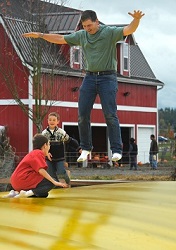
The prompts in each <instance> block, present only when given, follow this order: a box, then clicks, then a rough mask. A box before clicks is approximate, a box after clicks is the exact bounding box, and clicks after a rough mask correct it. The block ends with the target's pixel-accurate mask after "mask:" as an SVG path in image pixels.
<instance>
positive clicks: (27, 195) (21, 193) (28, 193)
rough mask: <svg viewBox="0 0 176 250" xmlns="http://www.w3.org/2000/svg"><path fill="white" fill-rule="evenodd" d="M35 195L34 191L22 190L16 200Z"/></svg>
mask: <svg viewBox="0 0 176 250" xmlns="http://www.w3.org/2000/svg"><path fill="white" fill-rule="evenodd" d="M33 195H34V193H33V192H32V190H28V191H24V190H21V191H20V193H19V194H18V195H16V196H15V198H27V197H30V196H33Z"/></svg>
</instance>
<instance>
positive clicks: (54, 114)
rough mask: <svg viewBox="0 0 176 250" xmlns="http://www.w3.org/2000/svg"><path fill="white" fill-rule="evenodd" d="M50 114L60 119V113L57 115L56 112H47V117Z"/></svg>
mask: <svg viewBox="0 0 176 250" xmlns="http://www.w3.org/2000/svg"><path fill="white" fill-rule="evenodd" d="M50 116H55V117H56V118H57V119H58V120H59V119H60V115H59V114H58V113H56V112H51V113H49V115H48V118H49V117H50Z"/></svg>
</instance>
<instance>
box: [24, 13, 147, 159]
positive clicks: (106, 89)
mask: <svg viewBox="0 0 176 250" xmlns="http://www.w3.org/2000/svg"><path fill="white" fill-rule="evenodd" d="M128 14H129V15H130V16H132V18H133V20H132V22H131V23H130V24H129V25H127V26H123V27H116V26H114V27H112V26H108V25H100V23H99V20H98V18H97V14H96V12H95V11H93V10H86V11H83V13H82V16H81V22H82V26H83V30H78V31H76V32H73V33H72V34H68V35H60V34H45V33H40V32H30V33H25V34H23V36H24V37H32V38H42V39H44V40H46V41H48V42H51V43H56V44H69V45H70V46H81V47H82V50H83V53H84V57H85V60H86V68H85V69H86V75H85V77H84V80H83V83H82V86H81V87H80V96H79V102H78V128H79V137H80V146H81V148H82V153H81V155H80V156H79V158H78V159H77V161H78V162H82V161H85V160H87V156H88V155H89V154H90V152H91V150H92V148H93V145H92V134H91V124H90V114H91V110H92V108H93V104H94V102H95V99H96V96H97V95H99V97H100V100H101V105H102V109H103V113H104V117H105V120H106V124H107V130H108V136H109V140H110V148H111V151H112V161H114V162H115V161H118V160H120V159H121V158H122V139H121V130H120V125H119V120H118V117H117V104H116V94H117V91H118V82H117V51H116V44H117V42H118V41H120V40H123V39H124V36H128V35H130V34H132V33H133V32H135V31H136V29H137V27H138V25H139V22H140V19H141V18H142V17H143V16H144V14H143V13H142V11H139V10H138V11H134V13H130V12H129V13H128Z"/></svg>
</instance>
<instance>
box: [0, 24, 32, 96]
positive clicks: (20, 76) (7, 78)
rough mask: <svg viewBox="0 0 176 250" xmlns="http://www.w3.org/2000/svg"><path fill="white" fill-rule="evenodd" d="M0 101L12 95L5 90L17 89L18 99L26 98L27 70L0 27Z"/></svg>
mask: <svg viewBox="0 0 176 250" xmlns="http://www.w3.org/2000/svg"><path fill="white" fill-rule="evenodd" d="M0 67H1V72H0V88H1V91H0V99H9V98H10V99H11V98H12V95H11V93H10V91H9V90H8V89H7V85H8V83H9V85H10V86H13V84H15V86H16V87H17V90H18V93H19V96H20V98H28V70H27V69H26V68H25V67H23V65H22V63H21V60H20V58H19V57H18V55H17V53H16V52H15V51H14V49H13V47H12V44H11V42H10V40H9V38H8V37H7V35H6V33H5V32H4V29H3V28H2V26H1V25H0Z"/></svg>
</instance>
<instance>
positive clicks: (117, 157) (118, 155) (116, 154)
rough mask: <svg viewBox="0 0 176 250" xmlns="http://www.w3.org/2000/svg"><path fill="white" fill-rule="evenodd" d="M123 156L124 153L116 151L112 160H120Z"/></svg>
mask: <svg viewBox="0 0 176 250" xmlns="http://www.w3.org/2000/svg"><path fill="white" fill-rule="evenodd" d="M121 158H122V155H121V154H119V153H114V154H113V155H112V161H119V160H120V159H121Z"/></svg>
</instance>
